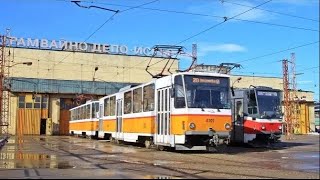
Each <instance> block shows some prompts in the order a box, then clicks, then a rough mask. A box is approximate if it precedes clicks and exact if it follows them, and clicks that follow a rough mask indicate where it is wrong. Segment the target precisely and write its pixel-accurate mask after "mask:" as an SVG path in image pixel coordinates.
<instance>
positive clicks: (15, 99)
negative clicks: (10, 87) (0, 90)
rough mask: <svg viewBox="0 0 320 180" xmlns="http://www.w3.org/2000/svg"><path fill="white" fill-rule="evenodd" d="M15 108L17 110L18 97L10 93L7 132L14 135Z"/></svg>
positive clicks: (15, 126) (15, 122)
mask: <svg viewBox="0 0 320 180" xmlns="http://www.w3.org/2000/svg"><path fill="white" fill-rule="evenodd" d="M17 110H18V97H17V96H15V95H14V94H11V95H10V113H9V114H10V117H9V127H8V133H9V134H12V135H15V134H16V128H17Z"/></svg>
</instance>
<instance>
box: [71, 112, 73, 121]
mask: <svg viewBox="0 0 320 180" xmlns="http://www.w3.org/2000/svg"><path fill="white" fill-rule="evenodd" d="M72 120H73V111H70V121H72Z"/></svg>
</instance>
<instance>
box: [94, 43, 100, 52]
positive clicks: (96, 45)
mask: <svg viewBox="0 0 320 180" xmlns="http://www.w3.org/2000/svg"><path fill="white" fill-rule="evenodd" d="M92 52H101V46H100V45H99V44H93V46H92Z"/></svg>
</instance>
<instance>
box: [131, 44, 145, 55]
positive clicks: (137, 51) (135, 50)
mask: <svg viewBox="0 0 320 180" xmlns="http://www.w3.org/2000/svg"><path fill="white" fill-rule="evenodd" d="M142 52H143V50H142V47H137V46H135V47H134V49H133V53H134V54H142Z"/></svg>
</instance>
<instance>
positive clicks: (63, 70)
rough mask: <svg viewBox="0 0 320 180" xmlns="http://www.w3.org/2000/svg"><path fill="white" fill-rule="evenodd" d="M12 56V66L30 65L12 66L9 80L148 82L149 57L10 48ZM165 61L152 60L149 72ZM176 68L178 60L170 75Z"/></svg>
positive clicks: (157, 69)
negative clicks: (28, 63)
mask: <svg viewBox="0 0 320 180" xmlns="http://www.w3.org/2000/svg"><path fill="white" fill-rule="evenodd" d="M12 54H14V55H13V58H12V60H13V61H14V63H19V62H26V61H30V62H32V65H31V66H25V65H20V64H19V65H15V66H13V67H12V68H11V77H24V78H40V79H59V80H83V81H92V79H93V75H94V73H95V76H94V77H95V78H96V81H101V80H102V81H107V82H130V83H144V82H146V81H149V80H150V79H151V76H150V75H149V74H148V73H147V72H146V71H145V68H146V67H147V65H148V63H149V60H150V59H151V58H150V57H143V56H128V55H110V54H96V53H82V52H67V51H52V50H39V49H25V48H12ZM166 62H167V61H166V60H163V58H152V61H151V63H150V65H151V66H150V68H149V69H150V71H151V72H152V73H154V74H156V73H159V72H160V71H161V70H162V68H163V67H164V65H165V64H166ZM154 63H157V64H154ZM152 64H154V65H152ZM95 67H98V70H97V71H96V72H95ZM166 69H167V68H166ZM176 69H178V61H174V63H173V65H172V67H171V70H172V72H174V71H175V70H176Z"/></svg>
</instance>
